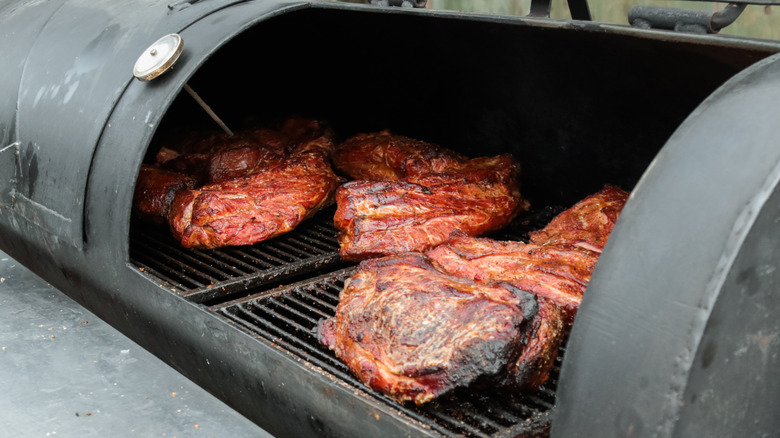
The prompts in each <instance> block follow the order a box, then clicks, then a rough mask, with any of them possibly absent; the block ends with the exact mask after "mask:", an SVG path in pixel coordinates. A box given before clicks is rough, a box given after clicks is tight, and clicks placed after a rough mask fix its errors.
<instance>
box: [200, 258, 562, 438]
mask: <svg viewBox="0 0 780 438" xmlns="http://www.w3.org/2000/svg"><path fill="white" fill-rule="evenodd" d="M354 270H355V268H354V267H353V268H347V269H343V270H340V271H337V272H334V273H331V274H326V275H323V276H320V277H317V278H314V279H311V280H308V281H305V282H301V283H298V284H295V285H291V286H289V287H286V288H279V289H275V290H273V291H270V292H267V293H263V294H260V295H257V296H254V297H251V298H246V299H243V300H237V301H234V302H231V303H227V304H224V305H221V306H214V307H212V310H213V311H216V312H218V313H220V314H222V315H224V316H226V317H227V318H228V319H230V320H231V321H233V322H235V323H236V324H238V325H239V326H241V327H243V328H244V329H245V330H247V331H249V332H251V333H252V334H254V335H256V336H259V337H262V338H264V339H265V340H267V341H268V342H272V343H273V344H275V345H277V346H280V347H282V348H284V349H285V350H287V351H288V352H290V353H292V354H294V355H296V356H298V357H300V358H302V359H304V360H306V361H308V362H310V363H312V364H313V365H315V366H317V367H319V368H320V369H322V370H324V371H326V372H328V373H330V374H332V375H333V376H335V377H337V378H339V379H341V380H343V381H344V382H347V383H348V384H350V385H352V386H353V387H355V388H356V389H358V390H361V391H364V392H365V393H366V394H368V395H369V396H371V397H374V398H376V399H378V400H381V401H382V402H384V403H388V404H391V405H392V406H393V407H395V408H396V409H397V410H400V411H401V412H402V413H403V414H404V415H406V416H408V417H409V418H411V419H413V420H416V421H421V422H424V423H425V424H428V425H430V426H431V428H432V429H433V430H435V431H437V432H439V433H440V434H441V435H443V436H467V437H517V436H524V437H530V436H544V435H546V434H547V433H548V429H549V425H550V422H551V410H552V407H553V405H554V403H555V386H556V384H557V376H558V372H559V370H560V355H559V358H558V361H557V363H556V366H555V369H554V370H553V376H552V378H551V379H550V381H549V382H548V383H547V384H546V385H544V386H543V387H542V388H541V389H539V390H538V391H536V392H534V393H527V394H502V395H496V394H490V395H487V394H482V393H479V392H472V391H468V390H463V391H460V392H457V393H455V394H452V395H450V396H446V397H442V398H440V399H437V400H436V401H434V402H431V403H429V404H427V405H424V406H422V407H418V406H415V405H413V404H404V405H399V404H398V403H396V402H395V401H393V400H391V399H389V398H387V397H385V396H383V395H381V394H378V393H375V392H373V391H370V390H368V389H366V388H365V387H364V386H363V384H362V383H361V382H360V381H359V380H358V379H356V378H355V377H354V376H353V375H352V373H351V372H350V371H349V368H347V366H346V365H345V364H344V363H343V362H341V361H340V360H339V359H338V358H336V356H335V355H334V354H333V352H331V351H330V350H328V349H326V348H324V347H322V346H321V345H320V343H319V341H318V340H317V338H316V336H315V332H314V329H315V327H316V326H317V323H318V321H319V320H320V319H323V318H328V317H331V316H333V315H334V314H335V310H336V306H337V305H338V297H339V292H340V291H341V289H342V288H343V285H344V281H345V280H346V279H347V278H348V277H349V276H350V275H351V274H352V273H353V272H354Z"/></svg>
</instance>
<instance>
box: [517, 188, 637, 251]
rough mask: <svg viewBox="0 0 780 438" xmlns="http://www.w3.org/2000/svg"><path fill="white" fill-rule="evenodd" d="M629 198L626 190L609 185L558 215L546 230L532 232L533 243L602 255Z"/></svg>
mask: <svg viewBox="0 0 780 438" xmlns="http://www.w3.org/2000/svg"><path fill="white" fill-rule="evenodd" d="M628 196H629V192H627V191H625V190H622V189H620V188H618V187H614V186H606V187H604V188H603V189H602V190H601V191H599V192H598V193H595V194H593V195H590V196H588V197H587V198H585V199H583V200H582V201H580V202H578V203H576V204H575V205H574V206H573V207H571V208H570V209H568V210H566V211H564V212H563V213H561V214H559V215H558V216H556V217H555V219H553V220H552V221H551V222H550V223H549V224H548V225H547V226H546V227H544V229H542V230H539V231H536V232H533V233H531V235H530V237H531V239H530V240H531V242H532V243H537V244H558V245H564V246H578V247H582V248H585V249H588V250H591V251H597V252H601V251H602V250H603V249H604V245H606V243H607V238H609V234H610V233H611V232H612V228H614V226H615V222H616V221H617V219H618V217H619V216H620V211H621V210H622V209H623V206H624V205H625V203H626V201H627V200H628Z"/></svg>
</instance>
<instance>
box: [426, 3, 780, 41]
mask: <svg viewBox="0 0 780 438" xmlns="http://www.w3.org/2000/svg"><path fill="white" fill-rule="evenodd" d="M634 5H652V6H667V7H675V8H683V9H707V10H712V11H716V10H720V9H723V7H724V6H725V4H724V3H710V2H696V1H663V0H632V1H624V0H590V1H588V6H589V7H590V11H591V15H593V20H594V21H600V22H604V23H614V24H623V25H627V24H628V10H629V9H631V7H632V6H634ZM428 8H431V9H447V10H454V11H463V12H474V13H481V14H495V15H521V16H522V15H527V14H528V11H529V10H530V8H531V0H428ZM551 17H552V18H556V19H565V20H568V19H571V14H570V13H569V7H568V4H567V2H566V0H553V2H552V13H551ZM720 33H721V34H723V35H736V36H744V37H750V38H764V39H774V40H780V6H775V7H772V6H761V5H750V6H748V7H747V8H746V9H745V11H744V12H743V13H742V14H741V15H740V16H739V18H738V19H737V21H735V22H734V23H733V24H731V25H730V26H728V27H726V28H725V29H723V30H721V31H720Z"/></svg>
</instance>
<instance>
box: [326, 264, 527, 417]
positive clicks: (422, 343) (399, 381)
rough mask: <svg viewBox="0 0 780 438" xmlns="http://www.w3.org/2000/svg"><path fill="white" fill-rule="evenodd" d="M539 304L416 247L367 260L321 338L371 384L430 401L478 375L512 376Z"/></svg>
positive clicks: (410, 398) (347, 287)
mask: <svg viewBox="0 0 780 438" xmlns="http://www.w3.org/2000/svg"><path fill="white" fill-rule="evenodd" d="M536 307H537V304H536V301H535V298H534V297H533V296H532V295H531V294H528V293H525V292H522V291H520V290H517V289H516V288H514V287H512V286H511V285H509V284H506V283H504V284H494V285H478V284H476V283H474V282H472V281H470V280H467V279H463V278H458V277H454V276H451V275H447V274H444V273H442V272H440V271H438V270H436V269H435V268H434V267H433V266H432V265H431V263H430V262H429V261H428V260H427V259H426V258H425V257H424V256H423V255H422V254H420V253H409V254H403V255H397V256H389V257H384V258H378V259H371V260H367V261H364V262H362V263H361V264H360V266H359V268H358V271H357V272H356V273H355V274H354V275H353V276H352V277H351V278H350V279H349V280H348V281H347V282H346V284H345V287H344V290H343V291H342V293H341V296H340V297H339V305H338V307H337V309H336V315H335V316H334V317H333V318H332V319H328V320H324V321H322V322H321V323H320V324H319V327H318V328H319V339H320V341H321V342H322V343H323V344H324V345H326V346H328V347H329V348H330V349H332V350H334V352H335V354H336V356H337V357H339V358H340V359H341V360H343V361H344V362H345V363H346V364H347V365H348V366H349V368H350V369H351V370H352V371H353V372H354V373H355V375H356V376H357V377H359V378H360V380H361V381H362V382H363V383H365V384H366V385H367V386H369V387H370V388H372V389H374V390H377V391H380V392H382V393H384V394H387V395H388V396H390V397H392V398H394V399H396V400H398V401H399V402H404V401H413V402H414V403H416V404H423V403H426V402H428V401H430V400H432V399H434V398H435V397H437V396H439V395H441V394H443V393H445V392H447V391H450V390H452V389H454V388H456V387H463V386H468V385H470V384H471V383H473V382H474V381H475V380H477V379H478V378H486V377H487V378H491V379H494V380H495V381H500V382H508V380H507V378H506V370H507V366H508V364H514V363H515V362H516V361H517V359H518V357H520V354H521V353H522V349H523V347H524V345H525V344H526V342H528V341H527V337H528V332H529V330H537V327H533V328H532V327H531V319H532V318H534V317H535V315H536V313H537V308H536ZM530 367H531V368H533V369H535V368H536V365H531V366H530ZM528 374H529V375H530V374H534V373H528ZM534 375H535V376H536V374H534ZM535 378H536V379H537V380H541V379H542V377H541V376H537V377H535Z"/></svg>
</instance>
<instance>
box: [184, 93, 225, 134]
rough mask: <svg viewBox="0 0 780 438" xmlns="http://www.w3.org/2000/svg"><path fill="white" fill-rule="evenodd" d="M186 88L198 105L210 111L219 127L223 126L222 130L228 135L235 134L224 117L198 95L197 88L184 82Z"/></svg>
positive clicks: (207, 111)
mask: <svg viewBox="0 0 780 438" xmlns="http://www.w3.org/2000/svg"><path fill="white" fill-rule="evenodd" d="M184 89H185V90H187V92H188V93H190V96H192V98H193V99H195V101H196V102H198V105H200V106H201V107H202V108H203V109H204V110H205V111H206V113H208V115H209V116H211V118H212V119H214V121H215V122H217V124H218V125H219V127H220V128H222V130H223V131H225V132H226V133H227V135H231V136H232V135H233V131H231V130H230V128H228V127H227V125H225V122H223V121H222V119H220V118H219V116H217V114H216V113H215V112H214V111H212V110H211V107H210V106H208V104H206V102H204V101H203V99H201V98H200V96H198V93H196V92H195V90H193V89H192V88H191V87H190V86H189V85H188V84H184Z"/></svg>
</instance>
